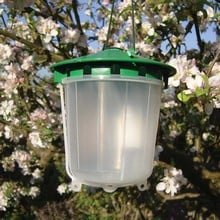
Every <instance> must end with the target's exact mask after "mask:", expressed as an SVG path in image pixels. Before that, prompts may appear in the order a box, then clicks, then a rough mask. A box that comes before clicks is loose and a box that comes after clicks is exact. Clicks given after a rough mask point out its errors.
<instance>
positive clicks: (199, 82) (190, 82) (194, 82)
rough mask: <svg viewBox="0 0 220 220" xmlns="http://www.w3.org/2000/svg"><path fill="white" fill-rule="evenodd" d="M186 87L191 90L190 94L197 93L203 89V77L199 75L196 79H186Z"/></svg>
mask: <svg viewBox="0 0 220 220" xmlns="http://www.w3.org/2000/svg"><path fill="white" fill-rule="evenodd" d="M185 82H186V86H187V88H188V89H189V91H190V93H192V92H195V90H196V89H197V88H202V86H203V84H204V80H203V78H202V75H200V74H198V75H196V76H195V77H192V76H189V77H186V80H185Z"/></svg>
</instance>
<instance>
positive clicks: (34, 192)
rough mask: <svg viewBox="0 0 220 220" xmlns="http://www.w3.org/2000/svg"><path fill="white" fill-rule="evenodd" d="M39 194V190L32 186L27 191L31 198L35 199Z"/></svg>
mask: <svg viewBox="0 0 220 220" xmlns="http://www.w3.org/2000/svg"><path fill="white" fill-rule="evenodd" d="M39 194H40V189H39V187H36V186H32V187H31V188H30V190H29V193H28V195H29V196H31V197H32V198H36V197H37V196H38V195H39Z"/></svg>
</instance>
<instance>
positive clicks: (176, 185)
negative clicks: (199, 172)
mask: <svg viewBox="0 0 220 220" xmlns="http://www.w3.org/2000/svg"><path fill="white" fill-rule="evenodd" d="M186 184H187V179H186V178H185V177H184V176H183V173H182V170H180V169H179V170H178V169H176V168H175V167H173V168H171V169H169V170H168V169H165V170H164V177H163V178H162V179H161V182H159V183H158V184H157V186H156V190H157V191H159V192H160V191H165V193H167V194H170V195H171V196H174V195H175V194H176V193H177V192H178V191H179V190H180V189H181V187H182V186H184V185H186Z"/></svg>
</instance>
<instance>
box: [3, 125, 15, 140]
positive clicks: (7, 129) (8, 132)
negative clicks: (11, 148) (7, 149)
mask: <svg viewBox="0 0 220 220" xmlns="http://www.w3.org/2000/svg"><path fill="white" fill-rule="evenodd" d="M4 130H5V131H4V135H5V138H6V139H13V131H12V129H11V127H9V126H8V125H5V127H4Z"/></svg>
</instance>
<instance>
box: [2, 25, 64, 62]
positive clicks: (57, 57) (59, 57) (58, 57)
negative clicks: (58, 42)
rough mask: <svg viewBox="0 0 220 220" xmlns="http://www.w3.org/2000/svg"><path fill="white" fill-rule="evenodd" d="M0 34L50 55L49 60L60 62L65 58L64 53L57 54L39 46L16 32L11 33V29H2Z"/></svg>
mask: <svg viewBox="0 0 220 220" xmlns="http://www.w3.org/2000/svg"><path fill="white" fill-rule="evenodd" d="M0 35H3V36H5V37H8V38H10V39H12V40H15V41H18V42H20V43H22V44H24V45H25V46H27V47H28V48H29V49H30V50H32V51H35V52H36V53H37V54H46V55H47V56H48V58H49V59H50V60H49V61H52V62H58V61H61V60H63V56H62V55H59V54H55V53H53V52H51V51H48V50H45V49H44V48H42V47H40V46H38V45H37V44H35V43H32V42H30V41H27V40H25V39H24V38H22V37H19V36H17V35H15V34H14V33H11V32H9V31H7V30H5V29H4V30H3V29H0Z"/></svg>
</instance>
